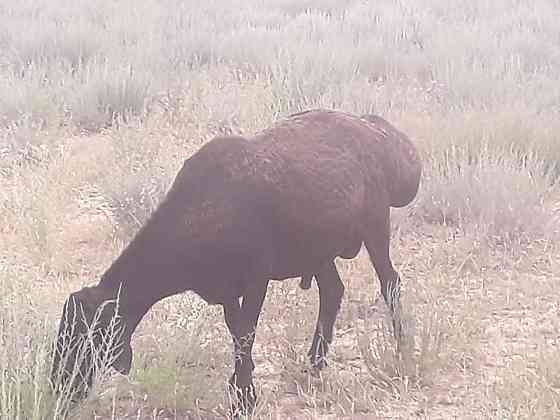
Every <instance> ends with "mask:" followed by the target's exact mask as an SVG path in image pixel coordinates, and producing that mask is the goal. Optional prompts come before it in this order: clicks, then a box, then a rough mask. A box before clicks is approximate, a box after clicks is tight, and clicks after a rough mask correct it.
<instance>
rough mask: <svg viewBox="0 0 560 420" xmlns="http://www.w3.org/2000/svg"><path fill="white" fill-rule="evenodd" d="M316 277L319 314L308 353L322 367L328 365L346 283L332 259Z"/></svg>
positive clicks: (318, 366)
mask: <svg viewBox="0 0 560 420" xmlns="http://www.w3.org/2000/svg"><path fill="white" fill-rule="evenodd" d="M315 278H316V281H317V285H318V286H319V300H320V303H319V316H318V319H317V326H316V328H315V334H314V336H313V342H312V344H311V349H310V350H309V353H308V354H309V357H310V359H311V365H312V366H313V367H314V368H316V369H322V368H324V367H325V366H326V365H327V363H326V360H325V358H326V356H327V352H328V350H329V345H330V344H331V343H332V339H333V329H334V323H335V321H336V316H337V314H338V310H339V309H340V303H341V301H342V296H343V295H344V285H343V284H342V281H341V280H340V275H339V274H338V271H337V269H336V265H335V263H334V261H330V262H329V263H328V264H327V265H325V266H324V267H323V268H322V269H321V270H319V272H318V273H317V274H316V275H315Z"/></svg>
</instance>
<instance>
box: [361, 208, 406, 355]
mask: <svg viewBox="0 0 560 420" xmlns="http://www.w3.org/2000/svg"><path fill="white" fill-rule="evenodd" d="M389 213H390V210H389V207H388V206H387V208H386V209H385V210H384V211H383V212H381V214H379V215H377V217H374V218H371V219H370V220H369V225H368V234H367V236H366V240H365V241H364V242H365V245H366V249H367V251H368V253H369V256H370V259H371V262H372V264H373V266H374V268H375V271H376V273H377V276H378V277H379V281H380V283H381V293H382V294H383V298H384V299H385V303H386V304H387V306H388V307H389V310H390V311H391V316H392V318H393V333H394V335H395V339H396V340H397V348H398V349H400V345H401V343H402V339H403V330H402V320H401V302H400V294H401V285H400V284H401V279H400V276H399V274H398V273H397V272H396V271H395V269H394V268H393V263H392V262H391V257H390V239H391V232H390V218H389Z"/></svg>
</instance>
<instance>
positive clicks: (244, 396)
mask: <svg viewBox="0 0 560 420" xmlns="http://www.w3.org/2000/svg"><path fill="white" fill-rule="evenodd" d="M230 386H231V389H232V391H233V392H232V394H233V395H232V399H231V407H230V409H231V414H232V418H234V419H238V418H240V417H241V416H250V415H251V414H252V413H253V410H254V409H255V405H256V403H257V393H256V389H255V386H254V385H253V384H252V383H250V384H249V385H246V386H239V385H236V384H235V383H233V382H232V381H231V380H230Z"/></svg>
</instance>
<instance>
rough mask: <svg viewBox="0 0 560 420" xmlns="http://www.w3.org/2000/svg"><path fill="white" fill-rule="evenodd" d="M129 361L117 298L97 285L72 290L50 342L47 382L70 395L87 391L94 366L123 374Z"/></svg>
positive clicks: (76, 397) (79, 395)
mask: <svg viewBox="0 0 560 420" xmlns="http://www.w3.org/2000/svg"><path fill="white" fill-rule="evenodd" d="M131 363H132V349H131V347H130V335H129V334H127V331H126V320H125V319H123V318H121V316H120V314H119V305H118V300H115V299H114V296H113V297H111V296H110V295H109V294H108V293H104V291H103V290H102V289H101V288H100V287H86V288H83V289H82V290H80V291H78V292H76V293H72V294H71V295H70V297H69V298H68V299H67V300H66V302H65V303H64V309H63V311H62V318H61V320H60V325H59V329H58V335H57V338H56V342H55V344H54V357H53V365H52V371H51V384H52V386H53V388H54V389H55V391H56V392H59V393H64V394H66V395H69V396H71V397H72V399H80V398H83V397H85V396H86V395H87V391H88V389H89V388H90V387H91V385H92V383H93V378H94V374H95V372H96V371H97V370H98V369H105V368H107V367H112V368H114V369H115V370H117V371H118V372H121V373H123V374H127V373H128V372H129V371H130V366H131Z"/></svg>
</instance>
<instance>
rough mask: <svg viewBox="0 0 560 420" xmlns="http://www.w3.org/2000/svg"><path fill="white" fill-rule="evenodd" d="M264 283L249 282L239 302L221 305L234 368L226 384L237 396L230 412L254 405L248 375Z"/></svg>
mask: <svg viewBox="0 0 560 420" xmlns="http://www.w3.org/2000/svg"><path fill="white" fill-rule="evenodd" d="M267 286H268V281H263V282H259V283H257V284H252V285H251V286H249V289H248V290H247V292H246V293H245V294H244V295H243V302H242V303H241V304H240V302H239V300H238V299H232V301H230V302H228V303H227V304H224V305H223V306H224V316H225V320H226V324H227V326H228V328H229V331H230V332H231V335H232V337H233V347H234V354H235V370H234V372H233V375H232V377H231V379H230V385H231V386H232V388H233V390H234V392H235V395H236V398H237V401H234V404H233V406H232V410H233V411H234V415H235V414H243V413H248V412H251V411H252V410H253V408H254V406H255V402H256V395H255V387H254V385H253V379H252V375H253V370H254V368H255V364H254V362H253V357H252V350H253V343H254V342H255V330H256V327H257V322H258V320H259V315H260V312H261V308H262V304H263V302H264V298H265V296H266V289H267Z"/></svg>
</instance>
